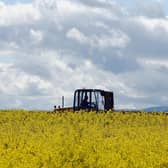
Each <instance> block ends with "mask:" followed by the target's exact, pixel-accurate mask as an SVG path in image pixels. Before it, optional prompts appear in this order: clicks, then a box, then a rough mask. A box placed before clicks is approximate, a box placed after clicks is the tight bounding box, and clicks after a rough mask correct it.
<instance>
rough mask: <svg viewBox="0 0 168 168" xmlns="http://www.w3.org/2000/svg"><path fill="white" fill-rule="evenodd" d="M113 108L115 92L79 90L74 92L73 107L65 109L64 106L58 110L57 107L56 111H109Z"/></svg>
mask: <svg viewBox="0 0 168 168" xmlns="http://www.w3.org/2000/svg"><path fill="white" fill-rule="evenodd" d="M63 101H64V100H63ZM63 104H64V102H63ZM113 108H114V95H113V92H110V91H104V90H100V89H77V90H75V92H74V100H73V107H66V108H64V107H63V106H62V108H58V109H56V106H55V109H54V111H60V112H62V111H80V110H84V111H108V110H110V109H111V110H113Z"/></svg>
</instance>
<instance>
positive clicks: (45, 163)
mask: <svg viewBox="0 0 168 168" xmlns="http://www.w3.org/2000/svg"><path fill="white" fill-rule="evenodd" d="M0 167H2V168H7V167H8V168H43V167H44V168H57V167H58V168H65V167H66V168H71V167H74V168H113V167H114V168H127V167H128V168H167V167H168V115H166V114H163V113H160V114H149V113H145V112H141V113H140V112H137V113H121V112H112V111H109V112H107V113H96V112H90V113H85V112H80V113H79V112H78V113H73V112H69V113H52V114H49V113H47V112H39V111H34V112H28V111H24V110H6V111H0Z"/></svg>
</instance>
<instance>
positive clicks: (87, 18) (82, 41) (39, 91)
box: [0, 0, 168, 109]
mask: <svg viewBox="0 0 168 168" xmlns="http://www.w3.org/2000/svg"><path fill="white" fill-rule="evenodd" d="M167 16H168V2H166V1H165V0H160V1H159V0H150V1H148V2H146V1H145V0H141V1H140V0H136V1H131V0H128V1H123V0H33V1H31V0H4V1H2V0H0V81H1V82H0V108H1V109H9V108H25V109H53V106H54V105H59V104H61V96H65V105H66V106H71V105H72V102H73V92H74V90H75V89H77V88H97V89H104V90H111V91H113V92H114V95H115V100H114V101H115V108H125V109H128V108H130V109H141V108H145V107H150V106H161V105H164V106H165V105H168V78H167V74H168V56H167V53H168V47H167V44H168V17H167Z"/></svg>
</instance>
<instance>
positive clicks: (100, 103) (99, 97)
mask: <svg viewBox="0 0 168 168" xmlns="http://www.w3.org/2000/svg"><path fill="white" fill-rule="evenodd" d="M95 94H96V99H97V105H98V109H99V110H104V103H105V101H104V96H102V94H101V92H96V93H95Z"/></svg>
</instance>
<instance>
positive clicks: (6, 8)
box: [0, 2, 40, 26]
mask: <svg viewBox="0 0 168 168" xmlns="http://www.w3.org/2000/svg"><path fill="white" fill-rule="evenodd" d="M39 19H40V13H39V11H38V10H37V9H36V8H34V7H33V5H32V4H21V3H18V4H15V5H6V4H4V3H2V2H1V4H0V26H10V25H19V24H32V22H34V21H37V20H39Z"/></svg>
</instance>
